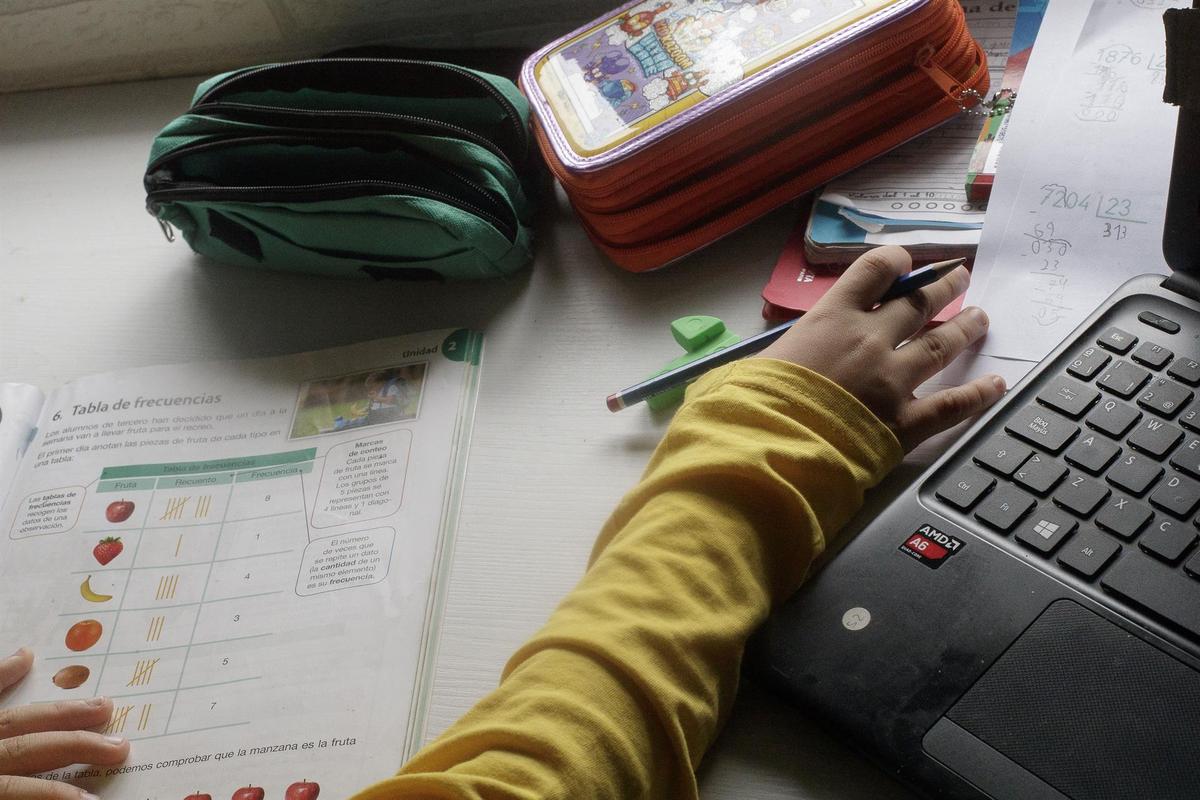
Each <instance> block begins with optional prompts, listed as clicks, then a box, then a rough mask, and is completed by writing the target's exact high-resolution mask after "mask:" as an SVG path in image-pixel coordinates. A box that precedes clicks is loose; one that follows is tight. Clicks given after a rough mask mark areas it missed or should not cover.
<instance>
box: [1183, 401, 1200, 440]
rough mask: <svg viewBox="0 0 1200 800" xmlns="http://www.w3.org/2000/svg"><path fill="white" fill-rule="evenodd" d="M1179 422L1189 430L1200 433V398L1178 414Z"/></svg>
mask: <svg viewBox="0 0 1200 800" xmlns="http://www.w3.org/2000/svg"><path fill="white" fill-rule="evenodd" d="M1179 424H1180V425H1182V426H1183V427H1185V428H1187V429H1188V430H1190V431H1196V432H1197V433H1200V400H1196V401H1193V402H1192V403H1191V405H1189V406H1188V407H1187V408H1185V409H1184V410H1183V413H1182V414H1180V415H1179Z"/></svg>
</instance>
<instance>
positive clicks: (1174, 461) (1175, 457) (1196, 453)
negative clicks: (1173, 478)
mask: <svg viewBox="0 0 1200 800" xmlns="http://www.w3.org/2000/svg"><path fill="white" fill-rule="evenodd" d="M1167 463H1169V464H1170V465H1171V466H1172V467H1175V468H1176V469H1179V470H1183V471H1184V472H1186V473H1187V474H1188V475H1191V476H1192V477H1193V478H1200V439H1197V438H1196V437H1195V436H1192V437H1190V438H1189V439H1188V440H1187V441H1185V442H1184V443H1183V444H1182V445H1180V447H1179V449H1178V450H1176V451H1175V452H1174V453H1172V454H1171V458H1170V460H1169V461H1168V462H1167Z"/></svg>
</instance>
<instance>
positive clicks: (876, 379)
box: [762, 246, 1004, 450]
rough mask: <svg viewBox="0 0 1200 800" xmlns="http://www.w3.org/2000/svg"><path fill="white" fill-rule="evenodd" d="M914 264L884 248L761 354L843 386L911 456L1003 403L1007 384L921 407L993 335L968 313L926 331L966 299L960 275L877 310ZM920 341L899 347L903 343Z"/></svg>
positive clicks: (945, 396)
mask: <svg viewBox="0 0 1200 800" xmlns="http://www.w3.org/2000/svg"><path fill="white" fill-rule="evenodd" d="M911 269H912V259H911V258H909V256H908V253H907V252H905V251H904V250H903V249H902V248H899V247H891V246H889V247H879V248H876V249H875V250H872V251H871V252H869V253H867V254H865V255H863V256H862V257H861V258H859V259H858V260H857V261H855V262H854V263H853V264H851V265H850V267H849V268H848V269H847V270H846V273H845V274H844V275H843V276H842V277H841V278H839V279H838V281H837V283H835V284H834V285H833V287H832V288H831V289H830V290H829V291H828V292H827V293H826V295H825V296H824V297H822V298H821V300H820V301H819V302H818V303H817V304H816V305H815V306H813V309H812V310H811V311H809V312H808V313H807V314H805V315H804V317H803V318H801V320H800V321H799V322H797V323H796V324H795V325H794V326H793V327H792V329H791V330H789V331H788V332H787V333H785V334H784V335H783V336H782V337H780V339H779V340H778V341H777V342H775V343H774V344H772V345H771V346H770V347H768V348H767V349H766V350H764V351H763V352H762V355H763V356H767V357H770V358H779V359H783V360H785V361H791V362H793V363H795V364H799V365H801V366H803V367H808V368H809V369H811V370H813V371H815V372H819V373H821V374H822V375H824V376H825V377H827V378H829V379H831V380H833V381H835V382H837V383H838V384H840V385H841V386H842V387H843V388H845V389H846V390H847V391H849V392H850V393H851V394H853V395H854V396H855V397H857V398H858V399H859V400H861V401H862V403H863V405H865V406H866V407H867V408H869V409H871V411H872V412H874V414H875V415H876V416H877V417H879V419H881V420H882V421H883V422H884V423H885V424H886V425H888V426H889V427H890V428H892V430H894V431H895V432H896V437H897V438H898V439H899V440H900V444H902V445H903V446H904V449H905V450H911V449H912V448H913V447H915V446H917V445H918V444H920V443H921V441H922V440H924V439H926V438H928V437H929V436H932V435H933V434H935V433H938V432H939V431H943V430H946V429H947V428H950V427H952V426H954V425H956V424H958V423H959V422H961V421H962V420H964V419H967V418H968V417H971V416H974V415H975V414H978V413H979V412H980V411H983V410H984V409H985V408H987V407H988V406H990V405H991V404H992V403H994V402H996V401H997V400H999V399H1000V398H1001V397H1002V396H1003V395H1004V379H1003V378H1001V377H1000V376H999V375H989V376H987V377H983V378H979V379H977V380H974V381H971V382H970V383H968V384H965V385H963V386H958V387H955V388H953V389H945V390H943V391H940V392H937V393H935V394H931V395H928V396H926V397H922V398H921V399H919V400H918V399H916V398H914V397H913V390H914V389H916V388H917V386H918V385H920V384H921V383H923V382H924V381H925V380H927V379H928V378H930V377H932V376H933V375H934V374H936V373H937V372H939V371H940V370H941V369H942V368H943V367H945V366H946V365H947V364H949V363H950V362H951V361H953V360H954V359H955V357H957V356H958V354H959V353H961V352H962V351H963V349H964V348H965V347H966V346H967V345H969V344H971V343H972V342H974V341H975V340H976V339H978V338H980V337H981V336H983V334H984V333H985V332H986V331H987V324H988V319H987V315H986V314H984V313H983V310H982V309H979V308H974V307H972V308H964V309H963V310H962V311H960V312H959V313H958V314H956V315H955V316H954V317H953V318H952V319H950V320H948V321H947V322H944V323H942V324H941V325H939V326H938V327H936V328H933V329H931V330H928V331H925V332H924V333H921V332H920V331H921V328H923V327H924V326H925V323H927V322H929V320H930V319H932V318H933V316H934V315H936V314H937V313H938V311H940V310H941V309H942V308H944V307H945V306H946V305H947V304H949V303H950V301H951V300H953V299H954V298H955V297H958V296H959V295H960V294H962V293H963V292H965V291H966V289H967V284H968V283H969V282H970V273H969V272H968V271H967V269H966V268H965V267H959V268H958V269H956V270H954V271H953V272H951V273H949V274H948V275H945V276H943V277H942V278H941V279H940V280H938V281H935V282H934V283H931V284H929V285H928V286H926V287H924V288H922V289H919V290H917V291H916V292H913V293H912V294H910V295H907V296H905V297H898V298H896V299H895V300H889V301H888V302H887V303H885V304H883V305H881V306H879V307H878V308H875V307H874V306H875V304H876V303H877V302H879V298H880V297H882V296H883V293H884V292H885V291H887V289H888V287H890V286H891V285H892V283H893V282H894V281H895V280H896V279H897V278H898V277H900V276H901V275H903V274H904V273H906V272H908V271H909V270H911ZM910 337H912V339H911V341H909V342H908V343H907V344H905V345H904V347H899V345H900V343H901V342H903V341H905V340H906V339H909V338H910Z"/></svg>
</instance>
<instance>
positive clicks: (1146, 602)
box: [1100, 550, 1200, 636]
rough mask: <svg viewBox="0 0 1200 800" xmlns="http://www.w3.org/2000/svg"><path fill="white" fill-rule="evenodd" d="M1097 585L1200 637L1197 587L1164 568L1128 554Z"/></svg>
mask: <svg viewBox="0 0 1200 800" xmlns="http://www.w3.org/2000/svg"><path fill="white" fill-rule="evenodd" d="M1100 585H1101V586H1103V587H1104V588H1105V589H1107V590H1108V591H1110V592H1112V593H1113V594H1115V595H1117V596H1118V597H1123V598H1125V599H1126V600H1128V601H1129V602H1131V603H1133V604H1134V605H1136V606H1140V607H1142V608H1144V609H1146V610H1147V611H1151V612H1153V613H1155V614H1157V615H1158V616H1160V617H1162V618H1163V619H1165V620H1167V621H1168V622H1171V623H1173V624H1175V625H1178V626H1179V627H1180V628H1183V629H1184V630H1185V631H1187V632H1188V633H1190V634H1192V635H1193V636H1200V583H1197V582H1196V581H1193V580H1189V579H1188V578H1186V577H1184V576H1183V575H1182V574H1181V573H1179V572H1176V571H1175V570H1173V569H1171V568H1170V567H1168V566H1166V565H1165V564H1162V563H1159V562H1158V561H1155V560H1154V559H1152V558H1149V557H1147V556H1145V555H1142V554H1141V553H1139V552H1138V551H1137V550H1130V551H1128V552H1127V553H1125V555H1124V556H1122V557H1121V559H1120V560H1119V561H1117V563H1115V564H1113V566H1112V568H1111V569H1109V571H1108V572H1106V573H1105V574H1104V577H1103V578H1101V579H1100Z"/></svg>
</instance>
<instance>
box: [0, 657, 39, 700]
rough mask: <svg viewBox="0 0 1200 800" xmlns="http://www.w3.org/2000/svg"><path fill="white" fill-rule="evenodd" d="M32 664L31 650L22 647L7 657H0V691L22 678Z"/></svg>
mask: <svg viewBox="0 0 1200 800" xmlns="http://www.w3.org/2000/svg"><path fill="white" fill-rule="evenodd" d="M32 666H33V651H32V650H30V649H29V648H28V647H22V648H21V649H20V650H18V651H17V652H15V653H13V654H12V655H11V656H9V657H8V658H4V659H0V692H2V691H4V690H5V689H7V688H8V687H10V686H12V685H13V684H14V683H16V682H17V681H19V680H21V678H24V677H25V675H26V674H27V673H28V672H29V670H30V668H31V667H32Z"/></svg>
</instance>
